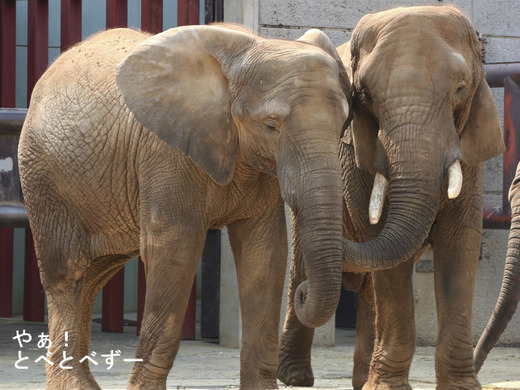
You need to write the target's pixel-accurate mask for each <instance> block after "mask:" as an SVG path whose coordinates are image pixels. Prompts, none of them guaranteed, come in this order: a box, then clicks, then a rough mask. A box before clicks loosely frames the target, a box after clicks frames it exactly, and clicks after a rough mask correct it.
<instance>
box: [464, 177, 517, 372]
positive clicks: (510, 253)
mask: <svg viewBox="0 0 520 390" xmlns="http://www.w3.org/2000/svg"><path fill="white" fill-rule="evenodd" d="M513 186H515V185H514V184H513ZM515 203H520V197H519V198H518V200H516V199H513V204H512V218H511V230H510V233H509V241H508V246H507V258H506V263H505V267H504V276H503V280H502V287H501V289H500V295H499V298H498V301H497V303H496V305H495V309H494V311H493V314H492V315H491V318H490V319H489V322H488V324H487V325H486V328H485V329H484V332H483V333H482V335H481V336H480V339H479V341H478V343H477V346H476V348H475V353H474V360H475V371H476V372H477V373H478V372H479V370H480V368H481V367H482V364H483V363H484V360H486V357H487V355H488V353H489V351H491V349H492V348H493V346H494V345H495V344H496V342H497V341H498V339H499V337H500V335H501V334H502V333H503V332H504V330H505V328H506V326H507V324H508V323H509V321H510V320H511V318H512V317H513V314H514V313H515V310H516V307H517V306H518V302H519V301H520V204H515Z"/></svg>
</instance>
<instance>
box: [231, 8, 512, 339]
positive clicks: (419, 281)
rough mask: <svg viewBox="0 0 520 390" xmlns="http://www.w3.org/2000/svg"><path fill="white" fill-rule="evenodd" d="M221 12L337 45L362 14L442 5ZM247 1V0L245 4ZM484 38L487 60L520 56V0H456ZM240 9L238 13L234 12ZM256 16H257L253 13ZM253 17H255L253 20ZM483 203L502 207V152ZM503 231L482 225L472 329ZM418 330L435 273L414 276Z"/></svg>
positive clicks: (496, 279)
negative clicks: (314, 33) (318, 34)
mask: <svg viewBox="0 0 520 390" xmlns="http://www.w3.org/2000/svg"><path fill="white" fill-rule="evenodd" d="M226 1H227V5H226V4H225V17H228V20H229V21H234V22H239V23H240V22H242V23H245V24H247V25H248V26H249V27H250V28H252V29H254V30H255V31H257V32H259V33H260V34H261V35H263V36H266V37H278V38H287V39H294V38H297V37H299V36H301V35H302V34H303V33H304V32H305V31H306V30H307V29H309V28H312V27H316V28H320V29H322V30H323V31H324V32H325V33H326V34H327V35H328V36H329V37H330V38H331V40H332V41H333V42H334V44H336V45H340V44H342V43H344V42H345V41H347V40H348V39H350V36H351V33H352V30H353V29H354V27H355V26H356V24H357V22H358V21H359V19H360V18H361V17H362V16H363V15H364V14H366V13H369V12H375V11H381V10H385V9H388V8H391V7H395V6H410V5H442V4H445V3H444V2H442V1H435V0H348V1H345V0H300V1H296V0H282V1H280V0H256V2H255V1H253V0H243V1H242V0H226ZM246 3H247V4H246ZM450 3H451V4H454V5H456V6H457V7H458V8H459V9H461V10H462V11H463V12H464V13H465V14H466V15H467V16H468V17H469V18H470V19H471V20H472V21H473V23H474V25H475V28H476V29H477V30H478V31H479V32H481V33H482V34H483V35H484V36H485V37H486V39H487V56H486V61H487V62H488V63H493V62H507V61H520V23H518V20H519V19H520V2H518V1H515V0H498V1H494V2H489V1H485V0H454V1H451V2H450ZM236 10H239V12H234V11H236ZM256 15H258V21H256V19H255V17H256ZM252 19H253V22H251V20H252ZM493 94H494V96H495V100H496V104H497V107H498V108H499V112H500V115H501V117H503V90H500V89H494V90H493ZM484 181H485V195H484V202H485V204H487V205H494V206H500V205H501V198H502V157H498V158H495V159H493V160H491V161H488V162H487V163H486V170H485V175H484ZM507 237H508V232H507V231H500V230H486V231H485V232H484V236H483V241H482V254H481V258H480V265H479V270H478V277H477V286H476V294H475V299H474V320H473V333H474V338H475V340H477V339H478V335H480V333H481V332H482V330H483V328H484V326H485V324H486V323H487V320H488V317H489V315H490V314H491V311H492V308H493V306H494V305H495V302H496V299H497V297H498V292H499V289H500V284H501V281H502V272H503V266H504V261H505V253H506V245H507ZM414 289H415V294H416V295H415V302H416V322H417V324H416V325H417V334H418V339H419V342H420V343H425V344H434V343H435V339H436V331H437V330H436V315H435V298H434V292H433V274H432V273H416V275H415V277H414ZM501 343H506V344H511V343H520V313H517V314H516V316H515V317H514V318H513V320H512V321H511V323H510V324H509V327H508V329H507V330H506V332H505V333H504V334H503V336H502V338H501Z"/></svg>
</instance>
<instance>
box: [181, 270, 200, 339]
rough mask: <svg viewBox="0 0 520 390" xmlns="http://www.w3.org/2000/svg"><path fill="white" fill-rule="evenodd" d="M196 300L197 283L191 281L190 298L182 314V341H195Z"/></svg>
mask: <svg viewBox="0 0 520 390" xmlns="http://www.w3.org/2000/svg"><path fill="white" fill-rule="evenodd" d="M196 298H197V283H196V281H195V280H193V285H192V287H191V292H190V297H189V300H188V307H187V308H186V313H185V314H184V322H183V323H182V332H181V338H182V339H183V340H195V314H196V307H197V306H196V304H195V302H196Z"/></svg>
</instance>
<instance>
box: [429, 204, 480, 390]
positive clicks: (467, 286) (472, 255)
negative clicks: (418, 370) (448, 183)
mask: <svg viewBox="0 0 520 390" xmlns="http://www.w3.org/2000/svg"><path fill="white" fill-rule="evenodd" d="M459 209H462V207H461V206H459ZM481 210H482V206H481V207H480V208H479V209H475V210H474V214H475V215H474V217H473V223H471V222H470V225H472V226H468V225H467V223H466V222H467V221H466V222H464V223H461V222H462V219H465V218H467V214H466V217H464V218H463V217H462V216H461V215H458V213H452V214H451V215H450V216H449V217H448V218H445V216H444V215H440V217H441V218H440V221H439V222H438V223H437V227H436V229H435V236H434V245H433V251H434V252H433V253H434V278H435V295H436V303H437V324H438V335H437V349H436V353H435V370H436V375H437V389H480V388H481V387H480V384H479V383H478V380H477V377H476V372H475V369H474V365H473V342H472V332H471V318H472V306H473V290H474V285H475V278H476V272H477V267H478V259H479V255H480V242H481V226H482V211H481ZM467 211H468V214H469V212H470V211H471V210H470V209H468V210H467ZM454 226H456V227H457V228H456V232H454V230H453V227H454Z"/></svg>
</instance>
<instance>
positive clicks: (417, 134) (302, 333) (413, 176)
mask: <svg viewBox="0 0 520 390" xmlns="http://www.w3.org/2000/svg"><path fill="white" fill-rule="evenodd" d="M338 52H339V55H340V57H341V58H342V60H343V62H344V64H345V67H346V68H347V69H350V70H351V73H350V77H351V83H352V88H353V97H352V104H353V111H354V118H353V120H352V123H351V126H350V128H349V129H348V130H347V132H346V134H345V136H344V137H343V138H342V142H341V145H340V155H339V159H340V165H341V171H342V179H343V185H344V188H343V193H344V207H343V236H344V239H343V250H344V251H343V256H344V258H343V267H342V271H343V272H344V273H346V274H344V277H345V279H346V280H347V281H350V282H352V281H353V280H354V279H355V277H354V275H353V274H352V272H354V273H360V274H363V273H365V274H366V273H367V272H370V274H369V277H366V279H365V280H362V281H361V287H360V288H361V290H360V294H359V302H358V325H357V340H356V351H355V354H354V372H353V386H354V388H355V389H361V388H363V389H365V390H366V389H390V388H392V389H410V385H409V382H408V374H409V369H410V364H411V361H412V357H413V354H414V350H415V324H414V307H413V303H414V301H413V290H412V271H413V264H414V262H415V261H416V260H417V259H419V258H420V257H421V256H422V254H423V253H424V252H425V251H426V250H427V249H429V248H431V249H432V250H433V253H434V285H435V298H436V306H437V319H438V337H437V348H436V354H435V367H436V379H437V388H438V389H448V388H465V389H466V388H480V385H479V383H478V381H477V378H476V373H475V369H474V366H473V347H472V337H471V336H472V334H471V316H472V301H473V290H474V284H475V276H476V271H477V267H478V261H479V252H480V245H481V235H482V208H483V207H482V206H483V205H482V196H483V183H482V182H483V162H484V161H486V160H488V159H490V158H492V157H494V156H497V155H499V154H500V153H502V152H503V151H504V142H503V138H502V134H501V129H500V120H499V117H498V112H497V109H496V107H495V104H494V100H493V97H492V94H491V90H490V88H489V86H488V85H487V82H486V81H485V77H484V69H483V65H482V60H481V50H480V43H479V41H478V40H477V36H476V33H475V29H474V28H473V26H472V24H471V22H470V21H469V20H468V19H467V18H466V17H465V16H464V15H463V13H462V12H460V11H459V10H457V9H456V8H455V7H452V6H424V7H409V8H395V9H391V10H387V11H383V12H377V13H373V14H368V15H365V16H364V17H363V18H362V19H361V20H360V22H359V23H358V25H357V26H356V27H355V29H354V31H353V35H352V38H351V41H350V42H347V43H346V44H344V45H342V46H340V47H338ZM300 241H301V242H300ZM303 242H304V240H301V239H300V237H299V233H298V231H296V232H295V233H293V256H294V257H293V263H292V265H291V281H290V287H289V300H288V308H287V314H286V318H285V324H284V329H283V334H282V336H281V341H280V355H279V368H278V378H279V379H280V380H281V381H282V382H284V383H286V384H292V385H301V386H311V385H312V384H313V382H314V378H313V374H312V368H311V362H310V358H311V344H312V337H313V332H314V330H313V329H310V328H307V327H305V326H304V325H303V324H301V323H300V322H299V321H298V317H297V315H296V312H295V310H296V309H297V307H294V305H298V300H296V302H295V303H294V304H293V302H292V299H291V298H292V297H293V296H297V291H295V290H296V288H297V286H298V285H299V284H300V283H301V281H302V280H304V279H305V277H308V276H309V275H310V274H311V273H312V270H309V269H307V268H306V266H305V264H304V262H303V259H304V257H303V256H302V253H301V244H302V243H303ZM357 278H359V276H358V277H357ZM350 284H352V283H350ZM354 285H356V283H354ZM357 285H358V286H359V285H360V282H359V281H358V282H357ZM359 311H360V312H359Z"/></svg>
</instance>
